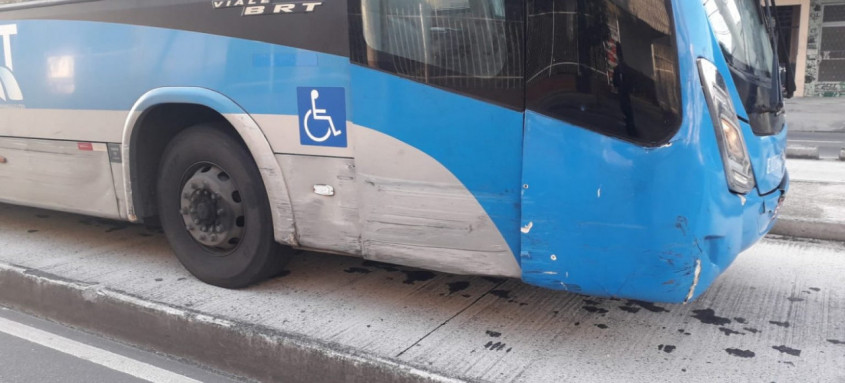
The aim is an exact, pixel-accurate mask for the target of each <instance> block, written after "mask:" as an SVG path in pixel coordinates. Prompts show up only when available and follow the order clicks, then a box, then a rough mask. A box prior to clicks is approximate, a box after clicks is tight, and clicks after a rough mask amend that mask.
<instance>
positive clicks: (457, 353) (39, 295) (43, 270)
mask: <svg viewBox="0 0 845 383" xmlns="http://www.w3.org/2000/svg"><path fill="white" fill-rule="evenodd" d="M288 269H289V272H288V273H286V274H285V275H284V276H280V277H278V278H276V279H274V280H271V281H268V282H266V283H263V284H261V285H258V286H254V287H252V288H249V289H245V290H226V289H220V288H216V287H213V286H209V285H205V284H203V283H201V282H199V281H197V280H196V279H194V278H193V277H191V276H190V275H188V274H187V272H186V271H185V270H184V269H183V268H182V267H181V266H180V265H179V264H178V262H177V261H176V259H175V257H173V256H172V254H171V252H170V250H169V249H168V247H167V244H166V241H165V240H164V237H163V236H162V235H161V234H159V233H155V232H150V231H148V230H146V229H144V228H143V227H141V226H137V225H126V224H124V223H121V222H114V221H105V220H98V219H92V218H87V217H82V216H77V215H72V214H63V213H56V212H51V211H44V210H38V209H30V208H22V207H15V206H10V205H3V204H0V304H5V305H10V306H14V307H18V308H22V309H24V310H28V311H30V312H36V313H39V315H43V316H48V317H50V318H53V319H54V320H60V321H65V322H69V323H71V324H73V325H75V326H79V327H83V328H89V329H93V330H97V331H102V332H105V333H107V334H109V335H111V336H114V337H118V338H121V339H127V340H129V341H131V342H133V343H140V344H142V345H143V346H145V347H150V348H154V349H155V350H157V351H160V352H166V353H171V354H174V355H181V356H185V357H188V358H191V359H194V360H198V361H201V362H203V363H209V364H212V365H214V366H217V367H219V368H221V369H224V370H228V371H232V372H235V373H239V374H244V375H249V376H252V377H254V378H256V379H259V380H261V381H285V382H300V381H301V382H314V381H331V382H362V383H363V382H382V381H390V382H414V381H426V382H453V381H464V380H466V381H473V382H487V381H491V382H515V383H520V382H526V383H528V382H564V381H566V382H569V381H573V382H654V381H683V382H720V381H760V382H770V381H778V382H803V381H824V382H840V381H843V379H845V371H843V369H842V368H838V367H837V366H845V327H843V326H842V323H845V285H843V284H842V275H843V273H845V244H840V243H834V242H820V243H814V242H811V241H789V240H784V239H777V238H770V239H765V240H763V241H762V242H761V243H759V244H757V245H756V246H754V247H752V248H751V249H750V250H749V251H747V252H746V253H744V254H742V255H740V256H739V257H738V258H737V260H736V262H735V263H734V265H733V266H731V268H730V269H729V270H727V272H726V273H725V274H724V275H723V276H721V277H720V278H719V280H718V281H717V282H716V283H715V284H714V285H713V286H712V288H711V289H710V290H709V291H708V292H706V293H705V294H704V295H702V296H701V297H700V298H699V299H698V300H696V301H695V302H692V303H690V304H687V305H665V304H649V303H646V302H638V301H630V300H616V299H597V298H590V297H584V296H579V295H576V294H570V293H563V292H558V291H551V290H546V289H542V288H537V287H532V286H529V285H526V284H523V283H521V282H520V281H518V280H505V279H495V278H483V277H468V276H459V275H449V274H443V273H433V272H428V271H424V270H417V269H410V268H405V267H398V266H391V265H385V264H379V263H372V262H365V261H362V260H360V259H356V258H352V257H343V256H334V255H326V254H316V253H303V254H301V255H300V256H297V257H296V258H295V259H294V260H293V262H291V264H290V265H289V266H288Z"/></svg>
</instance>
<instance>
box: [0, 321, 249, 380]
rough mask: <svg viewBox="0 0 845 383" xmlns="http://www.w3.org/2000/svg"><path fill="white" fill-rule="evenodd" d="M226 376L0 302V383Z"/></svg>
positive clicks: (193, 378)
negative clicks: (6, 305) (20, 310)
mask: <svg viewBox="0 0 845 383" xmlns="http://www.w3.org/2000/svg"><path fill="white" fill-rule="evenodd" d="M235 381H236V380H232V379H231V378H228V377H224V376H221V375H219V374H216V373H213V372H210V371H207V370H204V369H202V368H200V367H197V366H194V365H190V364H187V363H184V362H179V361H176V360H173V359H169V358H166V357H164V356H161V355H158V354H155V353H151V352H147V351H142V350H139V349H136V348H133V347H130V346H126V345H123V344H119V343H116V342H113V341H110V340H107V339H104V338H100V337H98V336H95V335H91V334H88V333H84V332H81V331H79V330H75V329H72V328H69V327H65V326H62V325H59V324H56V323H52V322H48V321H45V320H43V319H39V318H35V317H32V316H29V315H26V314H23V313H20V312H17V311H14V310H10V309H7V308H3V307H0V382H3V383H31V382H40V383H53V382H55V383H91V382H109V383H142V382H156V383H158V382H162V383H163V382H169V383H198V382H209V383H211V382H214V383H227V382H235Z"/></svg>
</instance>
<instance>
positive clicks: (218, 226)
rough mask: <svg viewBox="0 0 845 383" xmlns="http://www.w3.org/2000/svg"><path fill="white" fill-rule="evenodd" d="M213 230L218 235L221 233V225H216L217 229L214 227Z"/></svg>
mask: <svg viewBox="0 0 845 383" xmlns="http://www.w3.org/2000/svg"><path fill="white" fill-rule="evenodd" d="M214 230H215V231H217V232H218V233H222V232H223V225H217V227H215V228H214Z"/></svg>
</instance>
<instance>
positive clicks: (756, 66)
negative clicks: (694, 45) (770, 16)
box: [704, 0, 774, 78]
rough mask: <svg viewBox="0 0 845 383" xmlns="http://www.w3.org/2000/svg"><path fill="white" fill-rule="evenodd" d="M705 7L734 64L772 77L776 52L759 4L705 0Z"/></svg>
mask: <svg viewBox="0 0 845 383" xmlns="http://www.w3.org/2000/svg"><path fill="white" fill-rule="evenodd" d="M704 7H705V9H706V10H707V16H708V17H709V18H710V25H711V26H712V28H713V33H714V34H715V35H716V39H718V40H719V45H721V47H722V50H723V51H724V52H725V55H726V56H727V59H728V61H729V62H730V63H731V65H732V66H733V67H734V68H736V69H739V70H742V71H745V72H748V73H751V74H754V75H756V76H760V77H764V78H769V77H771V75H772V62H773V60H774V53H773V50H772V44H771V40H770V39H769V35H768V33H767V32H766V26H765V24H764V23H763V15H761V14H760V6H759V5H758V3H755V2H754V1H749V0H705V1H704Z"/></svg>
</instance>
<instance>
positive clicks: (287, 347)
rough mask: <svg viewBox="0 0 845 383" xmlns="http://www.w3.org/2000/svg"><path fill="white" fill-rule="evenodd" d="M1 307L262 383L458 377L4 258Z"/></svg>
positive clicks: (0, 269) (0, 271)
mask: <svg viewBox="0 0 845 383" xmlns="http://www.w3.org/2000/svg"><path fill="white" fill-rule="evenodd" d="M0 305H3V306H7V307H10V308H14V309H17V310H20V311H23V312H27V313H30V314H33V315H36V316H40V317H43V318H47V319H50V320H53V321H56V322H60V323H64V324H67V325H70V326H74V327H78V328H81V329H84V330H88V331H92V332H95V333H99V334H102V335H104V336H107V337H110V338H114V339H117V340H120V341H124V342H127V343H130V344H134V345H138V346H140V347H142V348H148V349H152V350H156V351H158V352H162V353H166V354H170V355H173V356H176V357H181V358H187V359H191V360H194V361H196V362H197V363H199V364H203V365H206V366H208V367H211V368H215V369H219V370H222V371H226V372H228V373H232V374H237V375H241V376H245V377H247V378H251V379H257V380H260V381H284V382H377V381H390V382H457V381H459V380H456V379H452V378H449V377H446V376H442V375H439V374H437V373H433V372H429V371H426V370H424V369H420V368H417V367H415V366H411V365H408V364H406V363H402V362H400V361H396V360H392V359H389V358H383V357H380V356H377V355H371V354H368V353H365V352H361V351H357V350H354V349H351V348H349V347H347V346H343V345H337V344H327V343H325V342H321V341H317V340H314V339H309V338H307V337H303V336H300V335H297V334H286V333H282V332H279V331H277V330H273V329H270V328H267V327H263V326H257V325H251V324H249V323H243V322H237V321H232V320H229V319H226V318H221V317H215V316H211V315H208V314H204V313H202V312H199V311H195V310H190V309H185V308H181V307H174V306H170V305H166V304H163V303H158V302H154V301H150V300H145V299H142V298H139V297H135V296H133V295H130V294H127V293H124V292H121V291H117V290H114V289H110V288H107V287H105V286H102V285H99V284H90V283H85V282H80V281H74V280H69V279H66V278H62V277H60V276H56V275H52V274H48V273H44V272H41V271H39V270H35V269H30V268H26V267H21V266H16V265H10V264H5V263H0Z"/></svg>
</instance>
